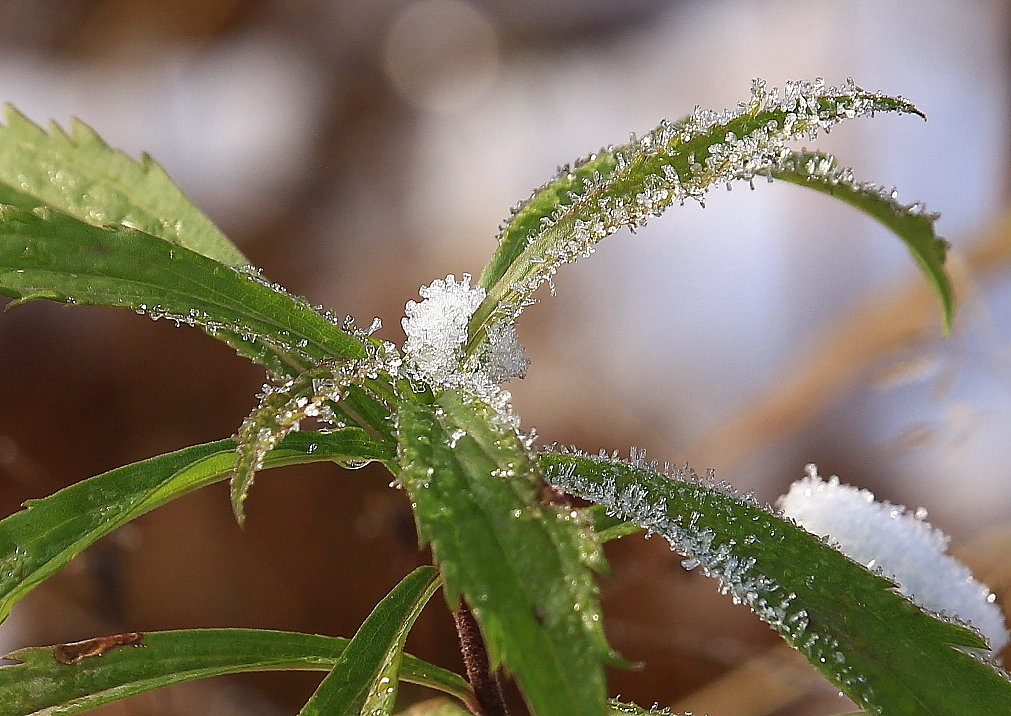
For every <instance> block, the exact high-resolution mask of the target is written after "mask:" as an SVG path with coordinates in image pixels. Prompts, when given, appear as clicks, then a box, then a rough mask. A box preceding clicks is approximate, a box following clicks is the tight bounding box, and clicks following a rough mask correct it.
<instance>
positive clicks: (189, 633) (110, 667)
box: [0, 629, 470, 716]
mask: <svg viewBox="0 0 1011 716" xmlns="http://www.w3.org/2000/svg"><path fill="white" fill-rule="evenodd" d="M348 643H349V640H347V639H340V638H337V637H327V636H317V635H315V634H298V633H292V632H278V631H263V630H257V629H186V630H180V631H166V632H149V633H146V634H144V635H143V636H142V638H141V640H140V644H139V645H138V647H137V648H134V647H131V646H122V647H118V648H115V649H110V650H109V651H107V652H106V653H105V654H104V655H103V656H101V657H91V658H85V659H83V660H81V661H80V662H79V663H76V664H61V663H60V662H58V661H56V659H55V658H53V654H54V652H53V649H54V647H51V646H37V647H29V648H27V649H19V650H18V651H15V652H14V653H13V654H10V655H8V657H7V658H9V659H17V660H19V661H21V662H22V663H20V664H15V665H11V666H3V667H0V713H4V714H7V715H9V716H42V714H57V713H59V714H73V713H79V712H81V711H86V710H88V709H91V708H94V707H96V706H100V705H101V704H106V703H109V702H111V701H117V700H119V699H123V698H126V697H127V696H132V695H134V694H139V693H141V692H143V691H150V690H151V689H157V688H159V687H162V686H169V685H171V684H177V683H180V682H183V681H193V680H195V679H205V678H208V677H211V676H219V675H221V674H234V673H239V672H245V671H278V670H285V671H289V670H311V671H328V670H330V669H332V668H333V666H334V665H335V664H336V663H338V662H339V661H340V659H341V658H342V656H343V655H344V653H345V650H346V649H347V647H348ZM400 678H401V679H403V680H404V681H409V682H411V683H415V684H420V685H422V686H427V687H430V688H433V689H438V690H439V691H442V692H444V693H447V694H450V695H451V696H455V697H456V698H458V699H460V700H461V701H464V702H467V701H468V700H469V699H470V688H469V686H468V685H467V683H466V682H465V681H464V680H463V679H462V678H461V677H460V676H458V675H457V674H454V673H452V672H450V671H446V670H445V669H441V668H439V667H438V666H434V665H432V664H429V663H427V662H424V661H421V660H420V659H416V658H415V657H413V656H411V655H409V654H404V655H403V661H402V663H401V666H400ZM198 711H199V709H198Z"/></svg>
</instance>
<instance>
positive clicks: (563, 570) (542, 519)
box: [397, 391, 609, 716]
mask: <svg viewBox="0 0 1011 716" xmlns="http://www.w3.org/2000/svg"><path fill="white" fill-rule="evenodd" d="M397 420H398V437H399V441H400V442H399V460H398V462H399V464H400V465H401V473H400V476H399V479H400V483H401V485H402V486H403V487H404V488H405V489H406V490H407V492H408V494H409V495H410V497H411V501H412V503H414V507H415V516H416V518H417V521H418V531H419V533H420V535H421V538H422V539H423V540H426V541H428V542H431V544H432V551H433V553H434V555H435V559H436V561H437V563H438V564H439V566H440V568H441V570H442V574H443V577H444V580H445V593H446V600H447V602H448V603H449V606H450V608H451V609H456V608H458V607H459V604H460V601H461V599H464V600H466V602H467V604H469V605H470V607H471V609H472V611H473V612H474V615H475V617H476V618H477V620H478V623H479V624H480V626H481V629H482V633H483V636H484V639H485V642H486V643H487V646H488V650H489V655H490V656H491V659H492V661H493V663H494V664H496V665H497V664H499V663H504V664H505V665H506V667H507V668H508V669H509V670H510V671H511V672H512V673H513V674H514V675H515V677H516V679H517V681H518V683H519V686H520V689H521V690H522V691H523V693H524V695H525V697H526V699H527V702H528V704H529V705H530V708H531V710H532V711H533V712H534V713H536V714H538V716H552V715H555V714H557V715H558V716H583V715H585V716H591V715H592V716H601V714H603V713H604V712H605V706H604V677H603V668H602V666H601V662H602V660H603V659H605V658H607V657H608V655H609V652H608V649H607V646H606V643H605V642H604V638H603V634H602V632H601V621H600V613H599V607H598V605H597V599H596V586H595V584H594V581H593V578H592V574H591V573H590V570H589V568H588V567H587V564H588V563H590V562H592V561H593V560H594V559H596V558H597V555H598V549H599V547H598V545H597V543H596V542H595V541H593V539H592V535H591V534H590V532H589V530H588V529H587V527H586V526H585V525H584V524H583V523H582V521H581V519H580V518H579V517H578V516H577V515H575V514H574V513H573V512H572V511H571V510H562V509H558V508H555V507H552V506H549V505H542V504H541V503H540V501H539V499H538V491H539V488H540V486H541V485H542V483H541V481H540V479H539V476H538V473H537V470H536V467H535V466H534V464H533V463H532V462H531V460H530V458H529V456H528V455H527V453H526V450H525V449H524V447H523V444H522V443H521V442H520V440H519V438H518V437H517V436H516V433H515V430H514V428H513V427H512V426H511V425H510V424H509V423H508V422H507V420H506V419H505V418H503V417H502V416H500V415H498V414H496V413H495V412H494V411H493V410H492V409H491V408H490V407H488V406H487V405H486V404H485V403H483V402H481V401H480V400H479V399H477V398H473V397H470V396H461V395H459V394H457V393H454V392H451V391H447V392H444V393H442V394H441V395H440V396H439V397H438V398H437V399H436V401H435V404H434V405H426V404H422V403H421V402H412V401H404V402H403V403H402V404H401V407H400V410H399V413H398V418H397Z"/></svg>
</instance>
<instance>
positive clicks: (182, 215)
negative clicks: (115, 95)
mask: <svg viewBox="0 0 1011 716" xmlns="http://www.w3.org/2000/svg"><path fill="white" fill-rule="evenodd" d="M5 118H6V122H7V124H6V125H5V126H0V204H12V205H14V206H18V207H21V208H22V209H34V208H36V207H40V206H50V207H52V208H54V209H58V210H60V211H62V212H63V213H65V214H70V215H71V216H73V217H75V218H77V219H80V220H81V221H85V222H87V223H89V224H94V225H96V226H100V225H103V224H125V225H127V226H132V227H133V228H135V229H139V230H141V231H145V232H147V233H149V234H152V235H154V236H159V237H161V238H163V239H165V240H166V241H168V242H170V243H173V244H176V245H178V246H185V247H186V248H188V249H191V250H193V251H196V252H197V253H198V254H203V255H204V256H207V257H208V258H212V259H215V260H217V261H220V262H221V263H224V264H228V265H230V266H242V265H245V264H248V263H249V261H248V260H247V259H246V257H245V256H243V255H242V252H241V251H239V249H238V248H237V247H236V246H235V245H234V244H232V242H231V241H229V240H228V239H227V238H226V237H225V235H224V234H222V233H221V231H219V230H218V228H217V227H216V226H215V225H214V224H213V223H211V220H210V219H208V218H207V217H206V216H205V215H204V214H203V213H202V212H201V211H200V210H199V209H197V207H195V206H194V205H193V203H192V202H191V201H190V200H189V199H188V198H187V197H186V195H185V194H183V193H182V192H181V191H180V190H179V187H178V186H176V185H175V183H174V182H173V181H172V179H170V178H169V176H168V174H166V173H165V170H164V169H162V168H161V167H160V166H159V165H158V164H157V163H156V162H155V161H154V160H153V159H151V157H149V156H148V155H147V154H143V155H141V158H140V161H134V160H133V159H132V158H130V157H129V156H127V155H126V154H124V153H123V152H121V151H118V150H115V149H111V148H110V147H109V146H108V145H107V144H106V143H105V142H104V141H102V139H101V138H100V137H99V136H98V135H97V134H96V133H95V132H94V130H92V129H91V128H90V127H88V126H87V125H86V124H84V123H83V122H81V121H79V120H76V119H74V120H72V121H71V123H70V131H69V132H68V131H65V130H64V129H63V128H62V127H60V126H59V125H58V124H56V123H55V122H54V123H52V124H51V125H50V129H49V132H46V131H45V130H43V129H42V128H40V127H38V126H37V125H35V124H34V123H32V122H31V121H29V120H28V119H27V118H25V116H24V115H22V114H21V113H19V112H18V111H17V110H16V109H14V108H13V107H11V106H10V105H7V106H6V108H5Z"/></svg>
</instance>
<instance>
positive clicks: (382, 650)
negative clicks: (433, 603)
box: [299, 567, 439, 716]
mask: <svg viewBox="0 0 1011 716" xmlns="http://www.w3.org/2000/svg"><path fill="white" fill-rule="evenodd" d="M438 586H439V573H438V570H436V569H435V568H434V567H418V568H417V569H416V570H414V571H413V572H411V573H410V574H409V575H407V576H406V577H404V579H403V580H401V582H400V584H398V585H397V586H396V587H394V588H393V591H392V592H390V593H389V594H388V595H386V597H384V598H383V600H382V601H381V602H379V604H377V605H376V608H375V609H374V610H373V611H372V613H371V614H370V615H369V616H368V618H367V619H366V620H365V621H364V623H362V625H361V627H360V628H359V629H358V632H357V633H356V634H355V636H354V638H353V639H352V640H351V643H349V644H348V645H347V648H346V649H344V653H343V654H341V657H340V659H338V660H337V663H336V664H334V667H333V670H332V671H331V672H330V673H329V674H327V677H326V678H325V679H323V683H321V684H320V685H319V688H318V689H316V693H314V694H313V695H312V698H311V699H309V701H308V703H306V705H305V706H303V707H302V710H301V711H299V716H323V715H326V716H331V715H332V716H361V715H366V714H367V715H368V716H385V715H386V714H390V713H392V712H393V706H394V704H395V702H396V700H397V683H398V681H399V679H400V668H401V665H400V662H401V658H402V656H403V649H404V641H405V640H406V639H407V633H408V632H409V631H410V630H411V627H412V626H414V621H415V619H417V618H418V615H419V614H421V610H422V609H424V608H425V605H426V604H427V603H428V600H429V598H430V597H431V596H432V594H434V593H435V590H436V589H437V588H438Z"/></svg>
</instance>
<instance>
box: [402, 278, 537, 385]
mask: <svg viewBox="0 0 1011 716" xmlns="http://www.w3.org/2000/svg"><path fill="white" fill-rule="evenodd" d="M470 278H471V277H470V275H469V274H463V277H462V278H461V280H460V281H457V280H456V276H454V275H453V274H449V275H448V276H446V278H445V279H441V278H440V279H436V280H435V281H433V282H432V283H431V284H429V285H428V286H422V287H421V288H420V289H419V291H418V293H420V294H421V297H422V298H423V299H424V300H423V301H421V302H415V301H408V302H407V307H406V314H407V315H406V317H405V318H404V319H403V321H402V325H403V327H404V333H405V334H406V335H407V340H406V341H405V342H404V354H405V356H406V358H407V361H408V364H409V365H410V366H411V368H412V369H413V370H414V372H415V374H416V375H417V376H418V377H419V378H421V379H422V380H424V381H425V382H427V383H429V384H431V385H435V386H438V387H442V388H467V389H471V390H475V391H476V392H478V393H479V394H485V393H487V392H488V391H489V389H490V388H491V386H495V385H497V384H499V383H503V382H505V381H507V380H509V379H510V378H517V377H522V376H523V374H524V373H525V372H526V367H527V360H526V359H525V358H524V357H523V347H522V346H520V344H519V341H518V339H517V337H516V328H515V325H514V324H513V323H512V322H511V321H509V322H500V323H496V324H494V325H492V326H491V327H490V328H489V330H488V340H487V341H486V342H485V343H483V344H482V345H481V346H480V347H479V349H478V351H477V352H476V353H475V354H474V355H471V356H467V355H465V352H464V347H465V345H466V343H467V326H468V324H469V322H470V318H471V316H473V315H474V311H476V310H477V307H478V306H480V305H481V301H483V300H484V298H485V295H486V292H485V289H484V288H482V287H481V286H471V285H470Z"/></svg>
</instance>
